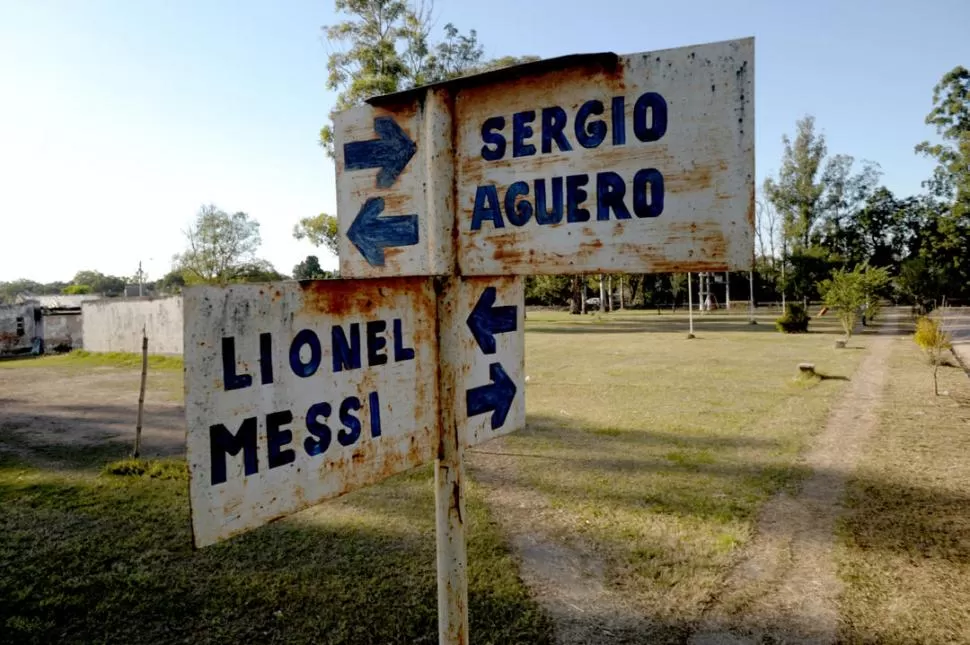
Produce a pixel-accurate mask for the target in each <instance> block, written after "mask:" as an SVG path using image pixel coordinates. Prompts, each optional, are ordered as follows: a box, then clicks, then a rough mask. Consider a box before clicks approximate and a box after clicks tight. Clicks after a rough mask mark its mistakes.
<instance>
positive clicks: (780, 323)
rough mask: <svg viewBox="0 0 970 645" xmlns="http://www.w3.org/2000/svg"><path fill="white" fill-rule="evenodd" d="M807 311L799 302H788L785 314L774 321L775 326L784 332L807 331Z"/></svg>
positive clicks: (796, 332)
mask: <svg viewBox="0 0 970 645" xmlns="http://www.w3.org/2000/svg"><path fill="white" fill-rule="evenodd" d="M808 321H809V316H808V312H807V311H805V307H804V306H803V305H802V304H801V303H799V302H792V303H789V305H788V307H787V308H786V310H785V314H784V315H783V316H782V317H781V318H779V319H778V320H776V321H775V327H776V328H777V329H778V331H780V332H784V333H786V334H799V333H804V332H807V331H808Z"/></svg>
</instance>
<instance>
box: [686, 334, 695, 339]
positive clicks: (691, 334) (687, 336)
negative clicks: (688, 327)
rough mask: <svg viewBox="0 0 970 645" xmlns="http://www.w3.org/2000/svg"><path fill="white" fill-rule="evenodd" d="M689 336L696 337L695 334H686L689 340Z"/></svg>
mask: <svg viewBox="0 0 970 645" xmlns="http://www.w3.org/2000/svg"><path fill="white" fill-rule="evenodd" d="M691 338H697V336H695V335H694V334H687V340H690V339H691Z"/></svg>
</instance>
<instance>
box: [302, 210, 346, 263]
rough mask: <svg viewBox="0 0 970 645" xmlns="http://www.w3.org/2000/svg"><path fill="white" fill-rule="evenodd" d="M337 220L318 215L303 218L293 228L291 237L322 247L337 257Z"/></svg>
mask: <svg viewBox="0 0 970 645" xmlns="http://www.w3.org/2000/svg"><path fill="white" fill-rule="evenodd" d="M337 235H338V232H337V218H336V217H334V216H333V215H327V214H326V213H320V214H319V215H317V216H315V217H304V218H303V219H301V220H300V222H299V223H298V224H297V225H296V226H294V227H293V237H295V238H296V239H298V240H303V239H307V240H309V241H310V244H312V245H313V246H322V247H323V248H325V249H327V250H328V251H330V252H331V253H333V254H334V255H337Z"/></svg>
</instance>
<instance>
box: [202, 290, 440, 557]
mask: <svg viewBox="0 0 970 645" xmlns="http://www.w3.org/2000/svg"><path fill="white" fill-rule="evenodd" d="M184 297H185V309H184V310H185V393H186V398H185V408H186V418H187V456H188V463H189V471H190V482H191V483H190V495H191V505H192V526H193V532H194V539H195V544H196V545H197V546H205V545H208V544H212V543H214V542H217V541H219V540H222V539H225V538H227V537H230V536H232V535H235V534H237V533H240V532H243V531H245V530H248V529H252V528H255V527H257V526H260V525H262V524H265V523H267V522H269V521H271V520H273V519H276V518H279V517H283V516H284V515H288V514H290V513H293V512H295V511H298V510H300V509H302V508H306V507H307V506H310V505H312V504H315V503H317V502H319V501H321V500H325V499H328V498H332V497H336V496H338V495H342V494H344V493H346V492H349V491H351V490H353V489H355V488H360V487H363V486H366V485H369V484H373V483H376V482H378V481H380V480H382V479H384V478H386V477H388V476H390V475H393V474H395V473H399V472H403V471H405V470H408V469H410V468H413V467H415V466H418V465H420V464H423V463H427V462H428V461H430V460H431V459H433V456H434V454H435V446H436V442H437V423H438V410H437V404H436V401H437V378H438V344H437V339H436V338H435V326H436V324H435V317H436V315H437V310H436V298H435V294H434V289H433V285H432V281H431V280H430V279H427V278H409V279H407V278H397V279H384V280H323V281H314V282H305V283H296V282H283V283H270V284H258V285H234V286H229V287H225V288H219V287H193V288H189V289H186V291H185V296H184Z"/></svg>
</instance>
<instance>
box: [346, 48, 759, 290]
mask: <svg viewBox="0 0 970 645" xmlns="http://www.w3.org/2000/svg"><path fill="white" fill-rule="evenodd" d="M335 124H336V132H337V136H336V139H337V189H338V218H339V220H340V233H341V236H340V262H341V272H342V274H343V275H347V276H379V275H397V274H402V273H403V274H408V275H410V274H420V275H432V274H435V275H453V274H460V275H509V274H513V275H536V274H562V273H591V272H611V271H628V272H638V273H648V272H670V271H714V270H731V269H748V268H750V266H751V262H752V259H753V252H754V240H753V236H754V39H752V38H747V39H740V40H732V41H724V42H717V43H709V44H704V45H697V46H692V47H682V48H678V49H668V50H662V51H655V52H643V53H638V54H631V55H626V56H616V55H612V54H604V55H587V56H574V57H566V58H565V59H564V60H563V61H562V64H557V61H555V60H553V61H541V62H539V63H535V64H529V65H523V66H519V67H516V68H514V73H504V74H502V73H497V74H492V75H488V74H486V75H482V76H480V77H470V78H468V79H458V80H456V81H452V82H448V83H443V84H441V85H438V86H432V87H430V88H419V89H417V90H412V91H409V92H404V93H400V94H397V95H390V96H386V97H378V98H375V99H373V100H372V101H371V104H370V105H365V106H362V107H358V108H354V109H352V110H349V111H347V112H344V113H341V114H338V115H336V116H335Z"/></svg>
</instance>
